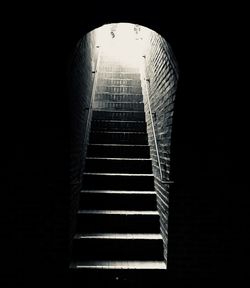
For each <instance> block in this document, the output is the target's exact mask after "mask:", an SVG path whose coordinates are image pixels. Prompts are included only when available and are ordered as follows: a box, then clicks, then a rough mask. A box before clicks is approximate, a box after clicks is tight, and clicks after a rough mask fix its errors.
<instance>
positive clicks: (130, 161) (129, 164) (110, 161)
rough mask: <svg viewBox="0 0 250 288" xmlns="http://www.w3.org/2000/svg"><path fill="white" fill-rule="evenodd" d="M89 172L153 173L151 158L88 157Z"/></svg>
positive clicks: (86, 168)
mask: <svg viewBox="0 0 250 288" xmlns="http://www.w3.org/2000/svg"><path fill="white" fill-rule="evenodd" d="M85 170H86V171H87V172H107V173H108V172H111V173H112V172H117V173H152V161H151V159H143V158H142V159H137V158H97V157H87V158H86V166H85Z"/></svg>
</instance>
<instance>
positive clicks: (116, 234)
mask: <svg viewBox="0 0 250 288" xmlns="http://www.w3.org/2000/svg"><path fill="white" fill-rule="evenodd" d="M177 80H178V70H177V65H176V61H175V58H174V56H173V53H172V51H171V48H170V46H169V44H168V43H167V42H166V40H165V39H163V38H162V37H161V36H160V35H159V34H157V33H156V32H154V31H152V30H150V29H148V28H146V27H143V26H140V25H135V24H128V23H115V24H107V25H104V26H102V27H100V28H98V29H95V30H93V31H91V32H90V33H88V34H87V35H86V36H84V37H83V38H82V39H81V40H80V41H79V43H78V45H77V48H76V50H75V52H74V57H73V60H72V64H71V73H70V92H71V132H72V134H71V192H72V193H71V219H72V225H71V231H70V233H71V265H70V267H71V268H72V270H82V271H86V270H91V271H93V270H100V269H101V270H102V271H104V270H113V271H116V273H115V276H114V277H115V278H117V277H118V278H119V277H120V272H121V271H124V269H125V270H126V271H127V270H130V271H132V270H137V271H138V270H151V271H156V270H159V271H161V270H166V268H167V241H168V195H169V190H170V186H171V184H172V182H171V179H170V148H171V147H170V146H171V132H172V120H173V112H174V100H175V95H176V88H177ZM117 275H119V276H117ZM122 277H124V276H122Z"/></svg>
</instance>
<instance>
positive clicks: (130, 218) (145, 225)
mask: <svg viewBox="0 0 250 288" xmlns="http://www.w3.org/2000/svg"><path fill="white" fill-rule="evenodd" d="M77 232H78V233H87V232H88V233H159V232H160V227H159V214H158V211H131V210H80V211H78V213H77Z"/></svg>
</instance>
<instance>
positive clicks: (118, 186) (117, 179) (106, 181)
mask: <svg viewBox="0 0 250 288" xmlns="http://www.w3.org/2000/svg"><path fill="white" fill-rule="evenodd" d="M82 188H83V189H86V190H130V191H134V190H140V191H145V190H149V191H154V176H153V174H128V173H86V172H85V173H83V187H82Z"/></svg>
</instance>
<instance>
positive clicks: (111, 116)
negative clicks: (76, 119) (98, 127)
mask: <svg viewBox="0 0 250 288" xmlns="http://www.w3.org/2000/svg"><path fill="white" fill-rule="evenodd" d="M92 119H93V120H97V119H99V120H120V121H121V120H123V121H124V120H125V121H126V120H127V121H145V113H144V112H142V111H139V112H135V111H119V112H118V111H104V110H102V111H100V110H93V115H92Z"/></svg>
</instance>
